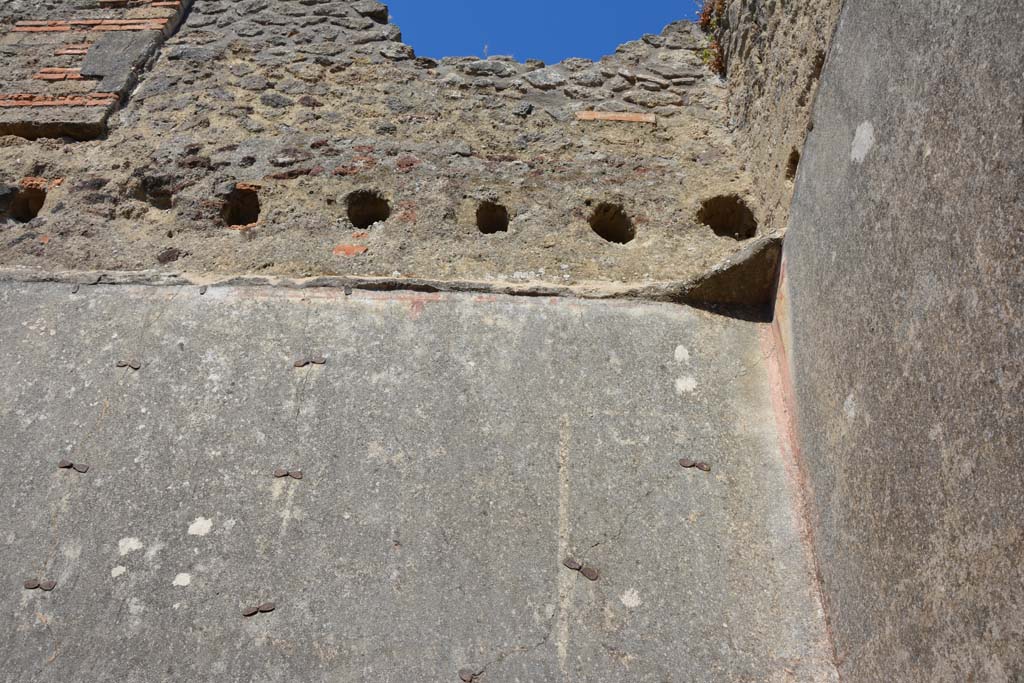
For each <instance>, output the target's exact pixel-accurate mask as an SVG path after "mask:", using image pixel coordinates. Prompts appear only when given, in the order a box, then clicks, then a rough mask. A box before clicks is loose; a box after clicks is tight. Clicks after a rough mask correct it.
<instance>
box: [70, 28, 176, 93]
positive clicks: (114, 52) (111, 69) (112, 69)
mask: <svg viewBox="0 0 1024 683" xmlns="http://www.w3.org/2000/svg"><path fill="white" fill-rule="evenodd" d="M157 35H158V33H157V32H156V31H110V32H107V33H103V34H101V36H100V38H99V39H98V40H97V41H96V42H95V43H94V44H93V46H92V47H91V48H89V52H88V53H87V54H86V56H85V60H84V61H83V62H82V66H81V74H82V75H83V76H85V77H88V78H100V79H102V80H101V81H100V83H99V85H98V86H97V87H96V90H97V92H123V91H125V90H127V89H128V88H130V87H131V86H132V85H133V84H134V82H135V77H136V70H137V69H138V68H140V67H141V66H142V65H143V64H144V63H145V61H146V59H148V58H149V56H150V55H151V54H152V53H153V51H154V50H155V49H156V45H157V38H156V36H157Z"/></svg>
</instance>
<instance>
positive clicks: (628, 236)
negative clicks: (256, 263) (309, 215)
mask: <svg viewBox="0 0 1024 683" xmlns="http://www.w3.org/2000/svg"><path fill="white" fill-rule="evenodd" d="M45 203H46V192H45V191H44V190H41V189H35V188H28V189H26V188H20V189H18V190H15V191H14V192H13V193H8V195H7V196H6V197H5V199H4V202H3V205H2V206H0V216H3V217H7V218H10V219H12V220H14V221H16V222H19V223H26V222H28V221H30V220H32V219H33V218H35V217H36V216H37V215H38V214H39V211H40V210H41V209H42V208H43V205H44V204H45ZM345 204H346V208H347V211H348V218H349V220H350V221H351V222H352V225H354V226H355V227H356V228H358V229H360V230H364V229H366V228H369V227H370V226H372V225H373V224H375V223H379V222H382V221H386V220H387V219H388V218H389V217H390V216H391V205H390V204H389V203H388V201H387V199H385V198H384V197H383V196H382V195H381V194H380V193H379V192H375V191H373V190H357V191H356V192H353V193H351V194H350V195H348V197H347V198H346V200H345ZM588 205H589V203H588ZM167 208H170V205H169V202H168V204H167ZM221 217H222V218H223V220H224V223H225V224H226V225H229V226H239V225H252V224H254V223H256V222H257V221H258V220H259V217H260V198H259V193H257V192H256V191H255V190H252V189H249V188H235V189H234V190H232V191H231V193H230V194H229V195H228V198H227V200H226V201H225V202H224V209H223V211H222V213H221ZM697 220H698V221H700V222H701V223H703V224H704V225H707V226H708V227H710V228H711V229H712V230H713V231H714V232H715V234H716V235H719V236H722V237H732V238H734V239H738V240H739V239H747V238H750V237H753V236H754V235H755V234H756V233H757V221H756V220H755V219H754V215H753V213H751V211H750V209H749V208H748V207H747V206H746V204H744V203H743V200H741V199H740V198H739V197H737V196H735V195H721V196H717V197H712V198H711V199H708V200H705V201H704V202H703V204H701V208H700V210H699V211H698V212H697ZM509 222H510V216H509V211H508V209H507V208H506V207H504V206H502V205H501V204H499V203H497V202H493V201H484V202H481V203H480V204H479V205H478V206H477V210H476V225H477V228H478V229H479V230H480V232H481V233H483V234H485V235H493V234H495V233H499V232H508V226H509ZM589 222H590V227H591V228H592V229H593V230H594V232H595V233H596V234H597V235H598V236H600V237H601V238H602V239H604V240H606V241H608V242H613V243H615V244H628V243H629V242H632V241H633V239H634V238H635V237H636V227H635V226H634V225H633V221H632V220H631V219H630V217H629V215H628V214H627V213H626V211H625V209H624V208H623V207H622V206H621V205H619V204H612V203H608V202H602V203H600V204H598V205H597V207H596V208H594V209H593V211H592V212H591V214H590V218H589Z"/></svg>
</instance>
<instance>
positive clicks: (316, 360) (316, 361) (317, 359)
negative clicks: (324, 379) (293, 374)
mask: <svg viewBox="0 0 1024 683" xmlns="http://www.w3.org/2000/svg"><path fill="white" fill-rule="evenodd" d="M309 362H310V363H312V364H313V365H324V364H326V363H327V359H326V358H324V357H323V356H313V357H312V358H310V359H309Z"/></svg>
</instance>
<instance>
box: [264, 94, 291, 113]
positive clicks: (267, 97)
mask: <svg viewBox="0 0 1024 683" xmlns="http://www.w3.org/2000/svg"><path fill="white" fill-rule="evenodd" d="M260 102H261V103H263V104H264V105H266V106H268V107H274V108H275V109H280V108H282V107H290V106H291V105H293V104H295V102H293V101H292V100H291V99H289V98H288V97H285V96H284V95H282V94H281V93H278V92H268V93H263V94H262V95H260Z"/></svg>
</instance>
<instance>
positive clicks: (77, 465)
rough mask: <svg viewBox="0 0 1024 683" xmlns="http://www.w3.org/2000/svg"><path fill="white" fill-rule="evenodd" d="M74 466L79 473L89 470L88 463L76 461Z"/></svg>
mask: <svg viewBox="0 0 1024 683" xmlns="http://www.w3.org/2000/svg"><path fill="white" fill-rule="evenodd" d="M72 467H73V468H74V469H75V472H78V473H79V474H85V473H86V472H88V471H89V466H88V465H83V464H82V463H80V462H79V463H75V464H74V465H72Z"/></svg>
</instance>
